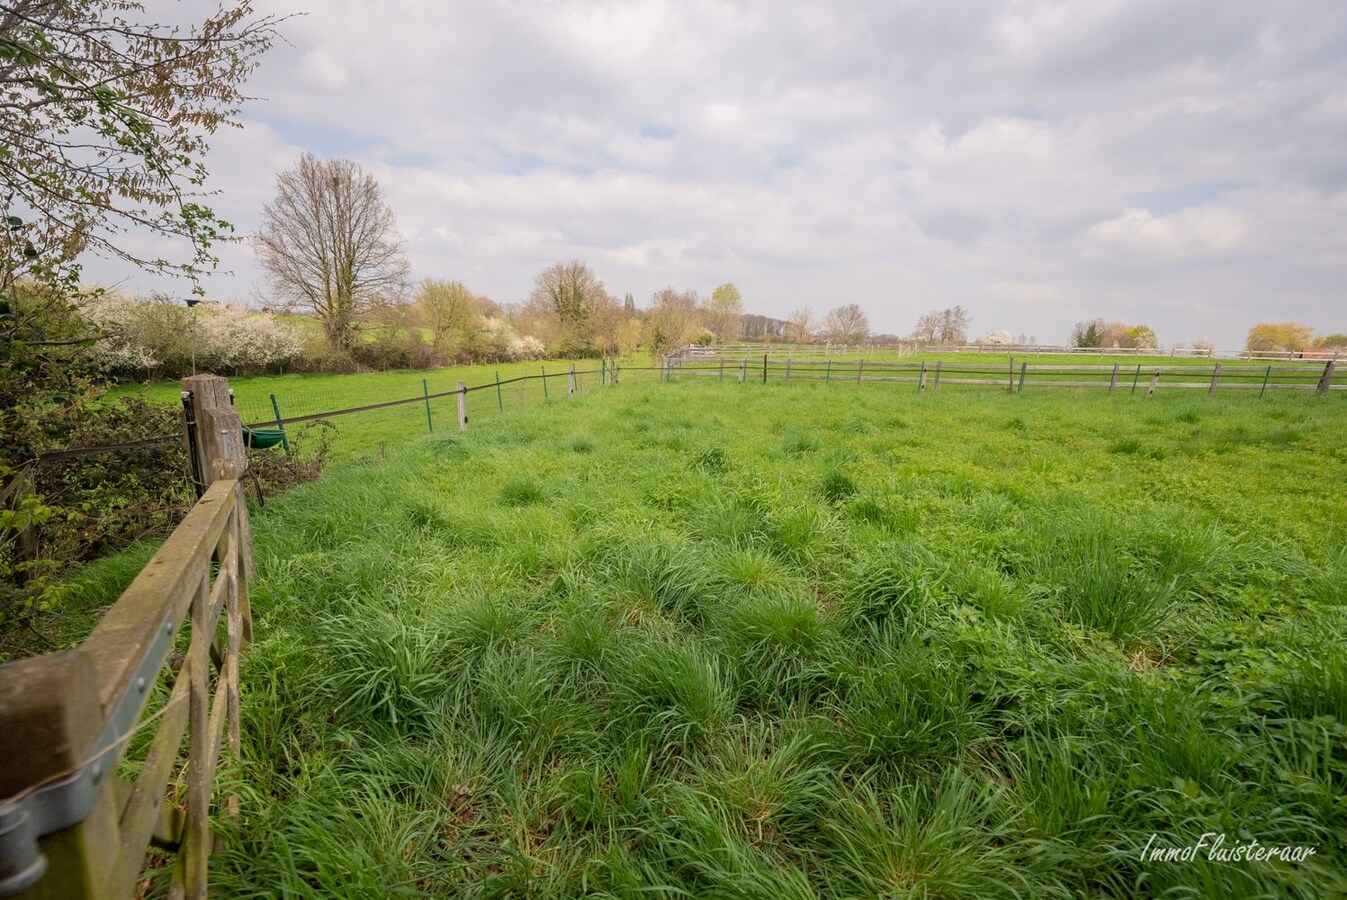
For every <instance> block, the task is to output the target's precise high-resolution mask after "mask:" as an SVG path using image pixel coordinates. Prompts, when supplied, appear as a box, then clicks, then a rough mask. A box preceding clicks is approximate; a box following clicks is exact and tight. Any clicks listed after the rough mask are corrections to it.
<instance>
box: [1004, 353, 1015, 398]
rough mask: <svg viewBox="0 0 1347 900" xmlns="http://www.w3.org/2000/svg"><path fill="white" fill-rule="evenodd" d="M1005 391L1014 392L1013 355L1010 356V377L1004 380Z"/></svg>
mask: <svg viewBox="0 0 1347 900" xmlns="http://www.w3.org/2000/svg"><path fill="white" fill-rule="evenodd" d="M1006 393H1008V394H1013V393H1015V357H1013V356H1012V357H1010V378H1009V379H1008V380H1007V381H1006Z"/></svg>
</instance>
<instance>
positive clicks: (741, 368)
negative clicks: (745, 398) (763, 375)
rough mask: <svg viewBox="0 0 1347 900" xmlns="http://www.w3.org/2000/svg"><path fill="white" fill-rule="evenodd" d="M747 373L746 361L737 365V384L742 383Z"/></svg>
mask: <svg viewBox="0 0 1347 900" xmlns="http://www.w3.org/2000/svg"><path fill="white" fill-rule="evenodd" d="M747 373H748V360H744V361H743V362H741V363H739V383H740V384H743V383H744V376H745V375H746V374H747Z"/></svg>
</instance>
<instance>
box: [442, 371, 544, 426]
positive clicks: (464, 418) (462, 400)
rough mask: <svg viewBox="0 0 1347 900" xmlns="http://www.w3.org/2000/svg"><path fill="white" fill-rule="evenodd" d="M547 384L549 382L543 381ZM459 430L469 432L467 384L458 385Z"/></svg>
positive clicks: (461, 382)
mask: <svg viewBox="0 0 1347 900" xmlns="http://www.w3.org/2000/svg"><path fill="white" fill-rule="evenodd" d="M543 384H547V380H546V379H544V380H543ZM458 430H459V431H467V430H468V385H467V383H466V382H463V381H460V382H459V383H458Z"/></svg>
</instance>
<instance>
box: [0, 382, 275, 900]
mask: <svg viewBox="0 0 1347 900" xmlns="http://www.w3.org/2000/svg"><path fill="white" fill-rule="evenodd" d="M183 388H184V392H185V393H187V394H190V396H189V397H188V398H187V399H188V400H189V402H190V406H191V413H192V420H193V421H195V423H196V425H197V428H196V454H195V455H196V458H197V460H198V477H199V478H201V479H202V480H204V481H205V482H206V489H205V493H204V494H203V495H202V497H201V499H200V500H199V501H198V502H197V504H196V505H195V506H194V507H193V508H192V510H191V512H189V513H188V514H187V517H186V518H185V519H183V521H182V523H181V524H180V525H178V527H177V528H176V529H175V530H174V531H173V533H172V534H171V535H169V537H168V539H167V540H166V541H165V542H164V544H163V546H162V547H161V548H160V549H159V552H157V553H156V554H155V555H154V558H153V559H151V560H150V562H149V563H148V564H147V565H146V566H145V568H144V569H143V570H142V571H141V572H140V574H139V575H138V576H137V577H136V579H135V580H134V581H133V582H132V583H131V585H130V587H128V588H127V589H126V591H125V592H124V593H123V594H122V595H121V597H120V598H119V599H118V600H117V602H116V603H115V604H114V605H113V606H112V607H111V608H110V609H109V610H108V611H107V613H106V614H105V615H104V616H103V618H102V620H101V621H100V622H99V624H98V626H97V627H96V628H95V629H94V630H93V632H92V633H91V634H90V635H89V637H88V639H86V640H85V641H84V642H83V643H82V644H80V645H79V647H78V648H76V649H74V650H67V651H63V652H60V653H52V654H48V655H46V656H39V657H34V658H32V659H25V660H20V661H18V662H13V663H9V664H7V665H5V666H0V796H3V797H4V798H5V799H3V800H0V896H20V897H26V898H28V897H31V898H98V900H103V898H108V900H113V898H118V900H120V898H129V897H134V896H136V894H137V890H138V883H139V881H140V880H141V878H142V875H143V873H144V870H145V868H146V864H147V854H148V851H149V848H150V847H152V846H153V847H158V848H161V849H163V850H166V851H168V852H169V853H170V854H171V865H172V873H171V886H170V896H175V897H191V898H204V897H205V896H206V872H207V856H208V854H209V853H210V852H211V850H212V847H213V839H212V835H211V831H210V821H209V815H210V809H211V802H212V795H213V793H214V787H215V775H216V768H217V762H218V759H219V755H220V750H221V746H222V744H224V743H225V742H227V743H228V745H229V748H230V750H231V752H232V753H234V754H235V755H237V754H238V752H239V747H240V734H239V654H240V652H241V650H242V649H243V648H244V646H245V645H246V644H247V643H248V642H249V641H250V640H251V630H252V618H251V614H250V610H249V604H248V580H249V577H250V575H251V574H252V548H251V538H250V532H249V528H248V514H247V507H246V505H245V501H244V496H243V489H242V487H241V485H240V482H239V478H240V477H241V476H242V475H243V473H244V468H245V467H246V465H247V460H246V456H245V454H244V447H243V435H242V431H241V428H240V423H239V418H238V414H237V413H235V412H234V410H233V408H232V407H230V406H229V392H228V385H227V384H226V382H225V379H223V378H217V377H215V376H193V377H192V378H189V379H186V380H185V381H184V382H183ZM221 619H223V622H221ZM189 622H190V628H188V629H186V630H184V625H185V624H187V623H189ZM222 625H223V628H222V627H221V626H222ZM222 631H223V633H221V632H222ZM161 679H162V681H163V684H162V687H160V686H159V685H160V681H161ZM152 698H158V699H160V700H161V702H154V703H152V702H151V699H152ZM151 709H152V710H153V711H152V712H150V713H149V715H146V712H147V710H151ZM142 733H143V734H142ZM184 735H185V736H186V748H185V753H184V747H183V738H184ZM137 736H140V739H139V740H137V741H134V742H133V740H132V739H133V738H134V737H137ZM132 743H135V744H136V745H137V746H138V747H140V746H143V747H144V751H143V753H136V754H135V756H137V757H138V758H137V759H136V760H135V761H134V763H133V762H131V761H130V760H129V759H128V747H129V745H131V744H132ZM133 771H134V777H131V773H132V772H133ZM225 807H226V809H227V810H235V809H236V808H237V807H236V804H235V801H234V800H233V799H232V798H227V799H226V800H225Z"/></svg>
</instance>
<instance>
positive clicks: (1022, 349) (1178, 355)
mask: <svg viewBox="0 0 1347 900" xmlns="http://www.w3.org/2000/svg"><path fill="white" fill-rule="evenodd" d="M764 353H767V354H769V355H770V356H773V357H780V358H782V359H785V358H790V359H797V360H826V359H833V360H838V361H844V360H848V359H850V360H857V359H867V360H879V359H892V358H893V357H911V356H919V355H923V354H924V355H930V356H934V355H936V354H945V353H954V354H958V353H983V354H987V353H998V354H999V353H1004V354H1006V355H1013V356H1020V357H1024V356H1137V357H1150V358H1155V357H1161V356H1168V357H1170V358H1172V359H1191V358H1197V359H1243V360H1260V359H1262V360H1287V361H1293V360H1300V359H1304V360H1321V361H1323V360H1330V359H1335V360H1343V359H1347V349H1345V348H1342V347H1307V348H1304V349H1299V350H1216V349H1212V348H1206V347H1203V348H1194V347H1174V348H1171V349H1169V350H1160V349H1158V348H1155V347H1149V348H1144V347H1130V348H1129V347H1065V346H1061V345H1056V344H924V343H918V342H915V341H897V342H894V343H886V344H827V343H817V344H772V343H761V344H752V343H728V344H714V345H711V346H707V347H699V346H697V345H695V344H691V345H689V346H687V347H683V348H682V349H680V350H677V351H675V352H674V353H673V354H671V355H672V356H674V357H675V358H686V359H696V358H703V357H711V358H717V359H719V358H722V357H723V358H726V359H742V358H743V357H745V356H747V357H753V356H757V357H761V356H762V355H763V354H764Z"/></svg>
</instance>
